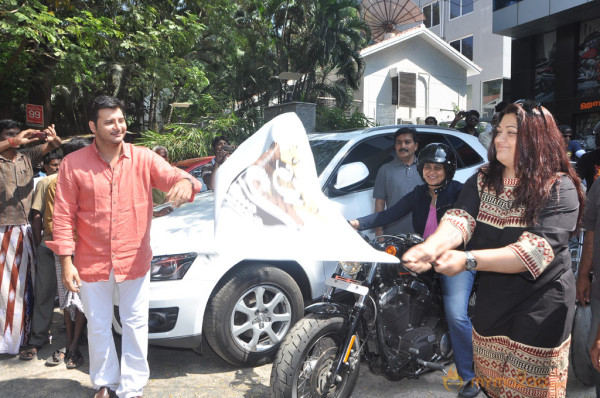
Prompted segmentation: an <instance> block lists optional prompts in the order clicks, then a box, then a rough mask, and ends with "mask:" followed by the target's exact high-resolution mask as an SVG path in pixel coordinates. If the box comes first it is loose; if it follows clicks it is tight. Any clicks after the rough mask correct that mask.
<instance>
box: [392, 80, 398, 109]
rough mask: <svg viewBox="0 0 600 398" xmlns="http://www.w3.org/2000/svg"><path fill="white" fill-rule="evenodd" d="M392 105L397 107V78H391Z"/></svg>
mask: <svg viewBox="0 0 600 398" xmlns="http://www.w3.org/2000/svg"><path fill="white" fill-rule="evenodd" d="M392 105H398V76H394V77H392Z"/></svg>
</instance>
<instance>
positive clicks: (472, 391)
mask: <svg viewBox="0 0 600 398" xmlns="http://www.w3.org/2000/svg"><path fill="white" fill-rule="evenodd" d="M480 391H481V388H479V386H478V385H477V383H474V382H473V380H469V381H468V382H466V383H465V384H464V385H463V386H462V387H461V388H460V390H458V396H459V397H461V398H473V397H476V396H477V394H479V392H480Z"/></svg>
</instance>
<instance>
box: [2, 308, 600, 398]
mask: <svg viewBox="0 0 600 398" xmlns="http://www.w3.org/2000/svg"><path fill="white" fill-rule="evenodd" d="M60 323H62V315H61V314H60V312H58V311H56V312H55V316H54V323H53V328H52V329H53V336H54V338H53V344H52V345H46V346H44V347H43V348H42V350H41V351H40V353H39V358H40V359H34V360H31V361H21V360H19V359H18V357H15V356H8V355H0V397H3V398H59V397H60V398H82V397H83V398H85V397H92V396H93V395H94V390H93V389H92V385H91V383H90V380H89V377H88V367H87V364H88V358H87V349H86V348H87V347H85V346H83V347H82V352H83V354H84V356H85V358H86V363H85V365H84V366H82V367H81V368H79V369H75V370H67V369H66V368H65V366H64V365H60V366H57V367H52V368H50V367H46V366H45V365H44V363H45V360H46V358H47V357H49V356H50V355H51V354H52V352H53V351H54V350H56V349H58V348H60V347H62V346H63V345H64V343H65V337H64V333H62V332H60ZM148 360H149V362H150V381H149V382H148V386H147V387H146V389H145V390H144V396H145V397H147V398H193V397H211V398H212V397H214V398H217V397H218V398H229V397H246V398H250V397H257V398H258V397H261V398H262V397H266V396H268V392H269V377H270V373H271V365H265V366H261V367H256V368H245V369H239V368H236V367H234V366H232V365H230V364H228V363H227V362H225V361H223V360H222V359H221V358H219V357H218V356H217V355H216V354H215V353H214V352H213V351H212V350H210V349H209V348H208V349H206V350H205V354H204V355H203V356H199V355H197V354H195V353H194V352H192V351H190V350H173V349H164V348H159V347H150V350H149V354H148ZM443 376H444V375H443V374H442V373H440V372H435V373H430V374H428V375H426V376H424V377H421V378H420V379H418V380H401V381H397V382H391V381H388V380H386V379H385V378H383V377H382V376H377V375H373V374H372V373H371V372H369V370H368V368H367V366H363V367H362V368H361V376H360V378H359V381H358V384H357V386H356V389H355V391H354V394H353V397H357V398H384V397H385V398H391V397H402V398H429V397H431V398H454V397H456V392H450V391H448V390H446V389H445V388H444V385H443ZM567 396H568V397H569V398H571V397H573V398H592V397H595V390H594V389H593V388H590V387H585V386H582V385H581V384H580V383H578V382H577V381H576V380H569V384H568V388H567ZM480 397H483V395H480Z"/></svg>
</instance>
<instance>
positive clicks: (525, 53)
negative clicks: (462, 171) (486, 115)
mask: <svg viewBox="0 0 600 398" xmlns="http://www.w3.org/2000/svg"><path fill="white" fill-rule="evenodd" d="M493 30H494V33H497V34H501V35H506V36H510V37H512V40H513V43H512V63H511V75H512V90H511V95H510V99H511V100H513V101H514V100H517V99H520V98H535V99H536V100H537V101H538V102H540V103H541V104H543V105H544V106H545V107H546V108H548V109H549V110H550V111H551V112H552V113H553V114H554V116H555V117H556V119H557V121H558V123H559V124H568V125H570V126H572V127H573V128H574V129H575V131H576V132H577V133H578V134H579V135H580V136H586V135H589V134H591V130H592V128H593V127H594V125H595V124H596V123H598V122H599V121H600V2H599V1H594V0H521V1H516V0H495V1H494V11H493ZM592 142H593V139H592V140H590V143H592Z"/></svg>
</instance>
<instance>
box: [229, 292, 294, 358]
mask: <svg viewBox="0 0 600 398" xmlns="http://www.w3.org/2000/svg"><path fill="white" fill-rule="evenodd" d="M291 308H292V306H291V303H290V300H289V299H288V297H287V296H286V295H285V294H284V293H283V291H282V290H281V289H279V288H277V287H275V286H271V285H259V286H255V287H252V288H251V289H249V290H247V291H246V292H245V293H244V294H243V295H242V296H241V297H240V299H239V300H238V302H237V303H236V304H235V307H234V308H233V313H232V314H231V321H230V330H231V335H232V337H233V340H234V341H235V342H236V344H237V345H239V346H240V347H241V348H242V349H244V350H246V351H251V352H258V351H265V350H268V349H270V348H272V347H273V346H275V345H276V344H279V343H280V342H281V340H283V337H284V336H285V334H286V333H287V331H288V330H289V328H290V323H291V321H292V310H291Z"/></svg>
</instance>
